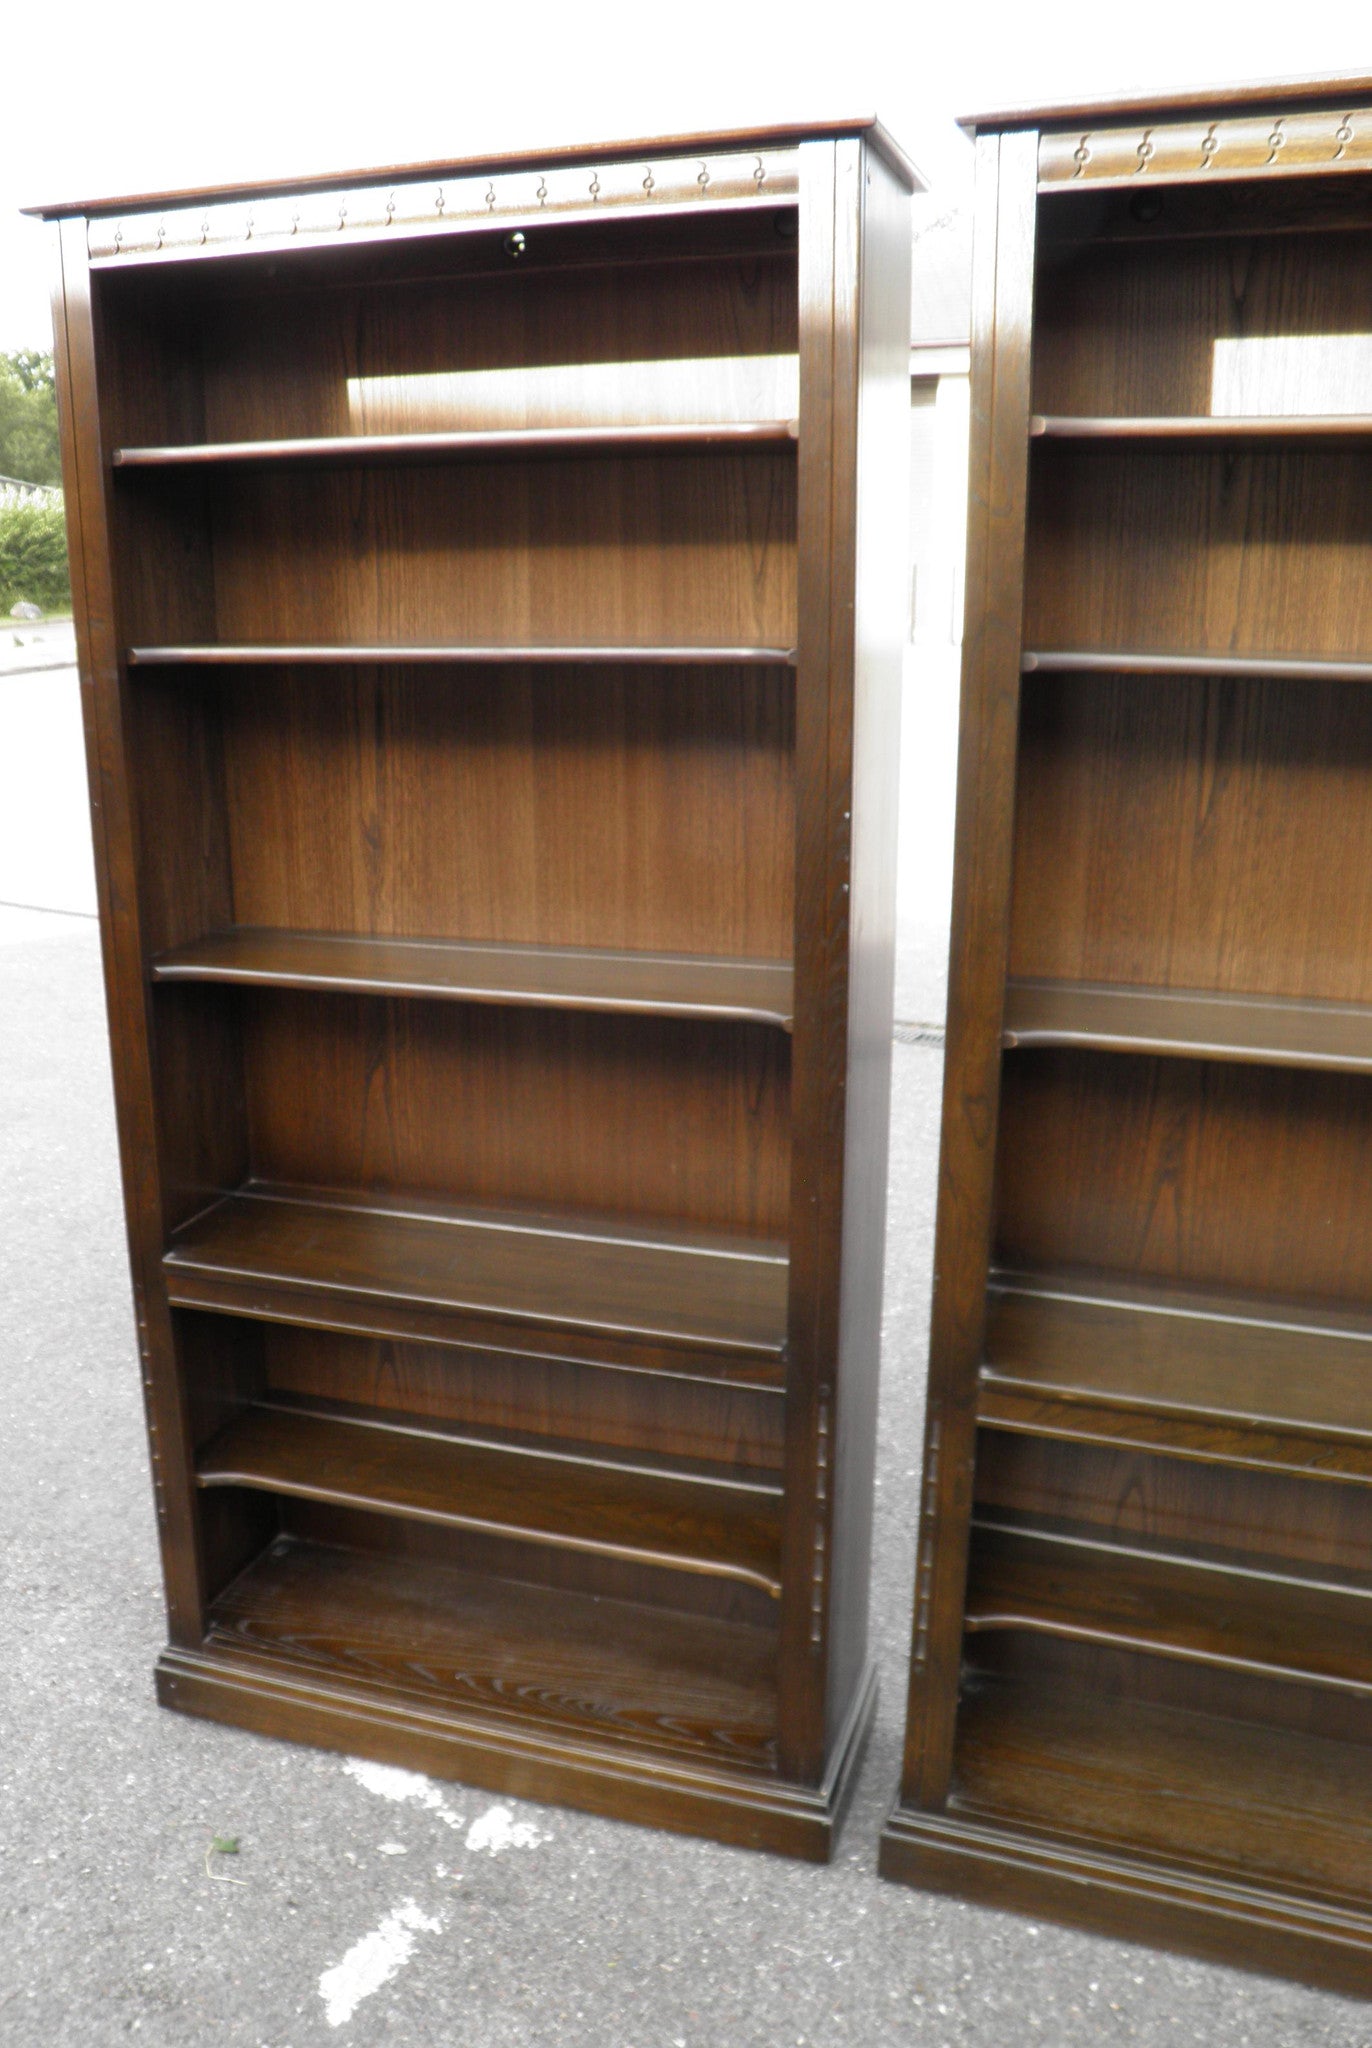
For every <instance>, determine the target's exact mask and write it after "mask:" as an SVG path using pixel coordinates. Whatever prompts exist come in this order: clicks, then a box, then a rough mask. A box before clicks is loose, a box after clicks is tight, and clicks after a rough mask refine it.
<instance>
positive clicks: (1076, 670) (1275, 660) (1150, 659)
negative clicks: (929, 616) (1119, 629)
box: [1020, 648, 1372, 683]
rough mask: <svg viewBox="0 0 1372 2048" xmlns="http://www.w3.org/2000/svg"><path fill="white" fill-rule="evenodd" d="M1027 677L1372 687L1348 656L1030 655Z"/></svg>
mask: <svg viewBox="0 0 1372 2048" xmlns="http://www.w3.org/2000/svg"><path fill="white" fill-rule="evenodd" d="M1020 668H1021V671H1022V673H1023V674H1024V675H1027V676H1028V675H1033V674H1034V673H1035V672H1039V673H1042V674H1044V675H1063V676H1070V675H1083V676H1090V675H1099V676H1233V677H1235V678H1238V679H1241V680H1253V681H1261V680H1263V679H1264V678H1271V679H1272V680H1273V681H1276V682H1289V683H1368V682H1372V661H1368V660H1364V659H1363V658H1361V657H1360V656H1357V655H1350V656H1347V657H1343V656H1341V657H1339V658H1337V659H1333V658H1329V657H1326V656H1324V655H1313V654H1312V655H1292V654H1215V653H1213V652H1200V651H1196V652H1192V653H1170V652H1168V651H1166V650H1164V649H1149V650H1142V649H1139V648H1133V649H1130V648H1075V649H1062V650H1058V651H1056V652H1052V651H1044V650H1042V649H1038V648H1035V649H1032V650H1030V651H1029V652H1027V653H1025V654H1024V655H1023V656H1022V657H1021V660H1020Z"/></svg>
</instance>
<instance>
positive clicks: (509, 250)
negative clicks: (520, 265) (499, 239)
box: [505, 228, 528, 260]
mask: <svg viewBox="0 0 1372 2048" xmlns="http://www.w3.org/2000/svg"><path fill="white" fill-rule="evenodd" d="M527 247H528V243H527V242H526V241H525V240H524V237H523V235H521V234H520V232H519V229H518V228H516V229H515V230H514V232H513V234H509V235H506V237H505V254H506V255H507V256H513V257H515V258H516V260H517V259H518V258H519V257H521V256H522V255H523V254H524V251H525V249H526V248H527Z"/></svg>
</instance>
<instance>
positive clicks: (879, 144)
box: [23, 114, 925, 220]
mask: <svg viewBox="0 0 1372 2048" xmlns="http://www.w3.org/2000/svg"><path fill="white" fill-rule="evenodd" d="M841 135H860V136H862V137H863V138H864V140H865V141H866V142H868V143H869V144H870V145H871V147H872V148H873V149H874V150H875V151H876V152H877V154H878V155H879V156H880V157H881V158H882V160H883V161H884V162H885V163H886V164H887V165H889V167H890V168H891V170H893V171H894V172H895V173H896V175H897V177H898V178H899V179H900V180H901V182H902V183H903V184H904V186H905V187H906V189H907V191H911V192H922V191H923V190H924V189H925V186H924V180H923V179H922V178H921V176H920V174H919V172H918V171H917V170H916V168H915V166H914V164H913V163H912V162H911V161H910V159H909V157H908V156H907V155H906V154H905V152H904V150H903V149H902V148H901V147H900V145H899V143H898V142H896V141H895V139H894V138H893V137H892V136H891V135H890V134H889V133H888V131H887V130H886V129H885V128H883V126H882V125H881V122H880V121H879V120H878V119H877V118H876V116H875V115H874V114H861V115H857V116H854V117H853V118H852V119H849V120H835V121H797V122H792V123H782V124H776V125H772V126H770V127H761V128H726V129H711V130H701V131H699V132H692V133H687V134H681V135H658V136H650V137H637V138H630V139H622V140H619V141H615V142H600V143H570V144H562V145H559V146H557V147H555V148H552V149H523V150H519V151H516V152H513V153H511V152H506V153H504V154H495V155H485V156H473V157H461V156H454V157H440V158H435V159H433V160H432V161H430V162H420V163H408V164H387V165H373V166H371V167H370V168H365V169H360V170H357V169H355V170H339V171H329V172H324V173H313V174H310V175H307V176H301V177H294V178H291V177H282V178H266V179H256V180H254V179H249V180H245V181H243V182H241V183H238V184H227V185H202V186H187V187H184V188H182V189H180V190H171V191H162V192H142V193H102V194H99V195H96V196H92V197H87V198H81V199H63V200H55V201H51V202H47V203H44V204H41V205H35V206H26V207H25V208H24V209H23V211H24V212H25V213H28V214H33V215H37V216H39V217H41V218H42V219H45V220H59V219H61V218H63V217H64V216H67V215H72V214H87V215H91V214H108V213H129V212H134V211H143V210H146V209H151V208H155V207H160V206H184V205H187V204H190V203H193V202H194V201H196V200H200V199H205V200H216V201H218V200H235V199H254V198H258V197H283V196H286V195H288V194H290V193H295V192H329V191H334V190H339V189H342V188H343V187H346V186H352V185H360V184H372V183H377V182H380V181H383V180H385V179H391V178H394V179H397V180H401V179H409V178H428V177H432V178H449V177H470V176H473V175H476V174H479V173H481V172H483V171H501V170H503V171H509V170H518V169H520V168H522V167H530V168H532V167H535V166H539V165H543V164H547V165H549V166H551V165H555V164H579V163H615V162H623V161H624V160H625V159H626V158H634V157H639V156H643V155H644V154H645V153H646V154H651V155H653V156H684V155H692V154H694V153H695V152H696V151H697V150H705V151H709V152H719V151H734V150H744V149H777V148H783V147H785V146H786V145H787V144H792V143H798V142H807V141H820V140H823V139H824V138H826V137H837V136H841Z"/></svg>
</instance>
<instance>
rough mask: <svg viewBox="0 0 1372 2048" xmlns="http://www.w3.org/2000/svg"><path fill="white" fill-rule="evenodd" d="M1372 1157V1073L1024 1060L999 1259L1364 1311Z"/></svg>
mask: <svg viewBox="0 0 1372 2048" xmlns="http://www.w3.org/2000/svg"><path fill="white" fill-rule="evenodd" d="M1369 1145H1372V1097H1369V1092H1368V1088H1367V1083H1366V1081H1365V1080H1364V1079H1362V1078H1361V1077H1360V1076H1355V1075H1345V1074H1327V1073H1309V1072H1301V1071H1298V1070H1294V1069H1283V1068H1278V1067H1248V1066H1237V1065H1235V1066H1230V1065H1225V1064H1222V1063H1218V1062H1210V1061H1203V1060H1179V1059H1149V1058H1138V1057H1134V1056H1122V1055H1116V1054H1111V1053H1093V1052H1078V1051H1063V1052H1059V1051H1044V1052H1019V1053H1012V1054H1010V1055H1009V1056H1007V1058H1006V1061H1005V1074H1004V1085H1003V1092H1002V1099H1001V1121H1000V1137H999V1153H998V1161H997V1170H998V1177H999V1188H1000V1196H999V1215H998V1219H997V1244H998V1252H997V1256H998V1261H999V1263H1001V1264H1003V1265H1006V1266H1010V1267H1022V1266H1028V1267H1043V1268H1061V1267H1084V1268H1088V1269H1092V1270H1103V1271H1106V1272H1109V1273H1114V1274H1118V1275H1120V1276H1121V1277H1127V1278H1142V1277H1148V1278H1151V1279H1155V1280H1157V1281H1160V1282H1172V1283H1176V1284H1179V1285H1192V1286H1198V1287H1214V1288H1218V1289H1230V1290H1233V1291H1236V1292H1240V1293H1244V1292H1251V1293H1255V1294H1261V1293H1271V1294H1273V1295H1277V1296H1285V1297H1288V1298H1295V1299H1300V1298H1305V1297H1316V1298H1317V1299H1323V1300H1326V1301H1330V1302H1348V1303H1350V1304H1359V1303H1362V1302H1365V1301H1366V1300H1367V1298H1368V1295H1369V1292H1372V1215H1369V1209H1368V1204H1367V1201H1366V1198H1365V1191H1366V1185H1367V1159H1368V1148H1369ZM1295 1190H1299V1195H1298V1196H1297V1195H1296V1194H1295V1193H1294V1191H1295Z"/></svg>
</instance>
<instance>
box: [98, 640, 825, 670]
mask: <svg viewBox="0 0 1372 2048" xmlns="http://www.w3.org/2000/svg"><path fill="white" fill-rule="evenodd" d="M349 662H368V663H370V662H397V663H435V662H436V663H439V664H441V665H442V666H444V667H448V666H455V665H458V664H463V663H472V664H476V665H478V666H480V667H482V668H488V667H492V666H499V665H501V664H510V663H515V664H518V665H519V666H520V667H527V668H541V667H554V666H559V667H560V666H563V665H565V664H569V663H570V664H576V665H581V664H585V665H586V666H588V667H595V668H604V667H612V666H615V665H618V664H626V665H630V666H643V667H660V668H699V667H705V666H715V665H718V666H720V667H725V668H747V667H762V668H794V667H795V665H796V650H795V649H794V648H793V647H627V646H625V647H580V646H577V647H544V646H530V647H470V646H461V645H458V644H452V645H447V646H432V647H418V646H416V647H410V646H404V645H400V644H396V643H389V644H386V645H384V646H375V647H360V646H357V645H355V644H348V645H344V644H341V643H340V644H339V645H338V646H336V647H334V646H320V645H317V644H316V645H309V646H280V645H277V646H253V645H251V644H237V645H223V646H220V645H214V646H204V645H202V646H186V647H131V648H130V649H129V651H128V663H129V667H130V668H251V667H259V668H260V667H267V668H278V667H287V666H289V667H292V668H315V667H321V666H322V667H325V668H331V667H339V666H342V665H343V664H345V663H349Z"/></svg>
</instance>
